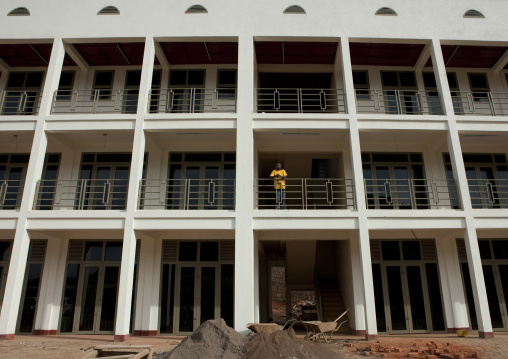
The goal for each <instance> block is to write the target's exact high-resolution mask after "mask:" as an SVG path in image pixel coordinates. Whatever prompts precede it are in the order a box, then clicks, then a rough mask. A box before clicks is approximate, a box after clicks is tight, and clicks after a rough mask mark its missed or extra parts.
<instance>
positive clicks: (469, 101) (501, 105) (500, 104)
mask: <svg viewBox="0 0 508 359" xmlns="http://www.w3.org/2000/svg"><path fill="white" fill-rule="evenodd" d="M452 101H453V109H454V111H455V114H456V115H465V116H471V115H475V116H507V115H508V93H506V92H464V91H460V92H452Z"/></svg>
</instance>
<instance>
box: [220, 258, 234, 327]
mask: <svg viewBox="0 0 508 359" xmlns="http://www.w3.org/2000/svg"><path fill="white" fill-rule="evenodd" d="M234 278H235V268H234V265H233V264H223V265H222V266H221V276H220V283H221V285H220V286H221V288H220V316H221V318H223V319H224V321H225V322H226V324H227V325H229V326H230V327H232V326H233V324H234V323H233V319H234V281H235V280H234Z"/></svg>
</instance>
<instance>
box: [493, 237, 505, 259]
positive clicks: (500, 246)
mask: <svg viewBox="0 0 508 359" xmlns="http://www.w3.org/2000/svg"><path fill="white" fill-rule="evenodd" d="M492 248H493V249H494V255H495V256H496V259H508V240H493V241H492Z"/></svg>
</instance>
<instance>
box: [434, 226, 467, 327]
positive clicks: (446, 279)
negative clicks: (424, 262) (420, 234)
mask: <svg viewBox="0 0 508 359" xmlns="http://www.w3.org/2000/svg"><path fill="white" fill-rule="evenodd" d="M436 247H437V257H438V261H439V277H440V280H441V291H442V294H443V304H444V312H445V316H446V327H447V328H448V330H449V331H455V330H457V329H465V328H469V323H468V319H467V318H468V317H467V308H466V299H465V296H464V290H463V288H462V276H461V273H460V262H459V255H458V251H457V245H456V243H455V238H453V236H447V237H444V238H437V239H436Z"/></svg>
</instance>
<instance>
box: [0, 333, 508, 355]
mask: <svg viewBox="0 0 508 359" xmlns="http://www.w3.org/2000/svg"><path fill="white" fill-rule="evenodd" d="M297 334H298V337H303V336H304V334H305V333H304V332H298V333H297ZM183 338H184V337H176V336H172V337H168V336H159V337H132V338H130V339H129V340H128V341H127V342H125V343H122V344H124V345H125V344H126V345H129V344H131V345H140V344H144V345H153V346H154V352H155V353H161V352H167V351H170V350H172V349H173V348H175V347H176V346H177V345H178V344H179V343H180V342H181V340H182V339H183ZM430 342H435V343H438V344H439V345H441V346H442V347H443V348H445V347H446V348H449V349H452V350H455V352H456V353H459V352H474V351H478V352H479V354H480V355H481V358H485V359H506V358H508V333H495V338H494V339H480V338H478V335H477V334H476V333H470V334H469V336H468V337H466V338H459V337H457V336H456V335H452V334H422V335H397V336H396V335H382V336H380V338H379V343H378V342H376V341H371V342H366V341H365V340H362V339H361V338H359V337H354V336H348V335H336V336H334V340H333V341H332V343H330V344H327V345H328V347H329V348H330V349H331V350H333V351H334V352H336V353H337V358H346V359H353V358H360V357H365V356H364V353H363V351H358V348H360V349H363V348H365V347H368V346H371V347H374V348H375V347H376V346H379V345H381V346H384V347H393V348H401V353H394V352H390V353H387V354H384V357H388V358H401V357H406V358H407V357H408V355H407V353H408V351H409V350H411V349H414V348H416V347H418V348H420V347H421V345H420V344H423V346H425V345H424V344H427V343H430ZM101 344H114V342H113V336H111V335H89V336H87V335H72V336H71V335H68V336H64V335H58V336H48V337H44V336H31V335H30V336H25V335H17V336H16V338H15V339H14V340H8V341H0V358H2V359H19V358H34V359H35V358H37V359H38V358H48V359H50V358H51V359H74V358H76V359H79V358H81V357H82V356H83V355H84V354H85V353H86V352H87V350H90V349H91V348H92V347H94V346H95V345H101ZM414 344H416V345H414ZM345 345H347V346H345ZM349 345H351V347H349ZM281 354H283V353H281ZM380 354H381V353H379V352H376V353H373V354H372V356H373V357H379V356H380ZM402 354H404V355H403V356H402ZM422 357H423V356H422ZM189 359H193V358H189Z"/></svg>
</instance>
